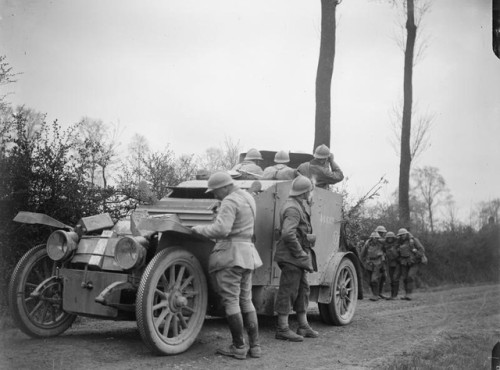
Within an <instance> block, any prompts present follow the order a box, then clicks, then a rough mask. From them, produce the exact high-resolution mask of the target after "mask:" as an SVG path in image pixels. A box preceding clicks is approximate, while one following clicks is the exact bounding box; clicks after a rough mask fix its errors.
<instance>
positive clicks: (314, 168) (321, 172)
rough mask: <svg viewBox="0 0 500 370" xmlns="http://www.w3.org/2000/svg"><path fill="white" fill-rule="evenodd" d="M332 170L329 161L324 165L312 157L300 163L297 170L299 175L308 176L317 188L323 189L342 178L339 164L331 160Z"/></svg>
mask: <svg viewBox="0 0 500 370" xmlns="http://www.w3.org/2000/svg"><path fill="white" fill-rule="evenodd" d="M332 167H333V170H330V163H329V162H328V161H327V162H326V163H325V164H324V165H323V164H322V163H321V162H320V161H318V160H316V159H313V160H312V161H310V162H305V163H302V164H301V165H300V166H299V167H298V168H297V171H298V172H300V174H301V175H304V176H306V177H309V178H310V179H311V180H312V181H313V182H314V183H315V185H316V186H317V187H318V188H323V189H325V188H326V187H327V186H328V185H329V184H336V183H337V182H339V181H342V180H343V179H344V174H343V173H342V170H341V169H340V168H339V166H338V165H337V164H336V163H335V162H333V165H332Z"/></svg>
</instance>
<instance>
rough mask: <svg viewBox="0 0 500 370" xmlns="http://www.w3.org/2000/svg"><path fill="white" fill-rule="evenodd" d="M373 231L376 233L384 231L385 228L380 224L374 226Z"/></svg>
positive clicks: (385, 230)
mask: <svg viewBox="0 0 500 370" xmlns="http://www.w3.org/2000/svg"><path fill="white" fill-rule="evenodd" d="M375 231H376V232H378V233H386V232H387V229H386V228H385V227H384V226H382V225H380V226H377V227H376V229H375Z"/></svg>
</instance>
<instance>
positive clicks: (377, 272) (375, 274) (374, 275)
mask: <svg viewBox="0 0 500 370" xmlns="http://www.w3.org/2000/svg"><path fill="white" fill-rule="evenodd" d="M369 276H370V283H377V284H378V283H379V281H380V278H381V277H382V265H378V266H375V267H374V269H373V270H372V271H369Z"/></svg>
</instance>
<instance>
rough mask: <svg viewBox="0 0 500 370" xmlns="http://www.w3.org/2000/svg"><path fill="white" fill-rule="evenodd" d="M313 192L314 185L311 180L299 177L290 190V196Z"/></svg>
mask: <svg viewBox="0 0 500 370" xmlns="http://www.w3.org/2000/svg"><path fill="white" fill-rule="evenodd" d="M311 190H313V184H312V182H311V180H309V178H307V177H305V176H302V175H299V176H297V177H296V178H295V179H294V180H293V182H292V188H291V189H290V193H289V194H290V195H291V196H296V195H300V194H304V193H307V192H308V191H311Z"/></svg>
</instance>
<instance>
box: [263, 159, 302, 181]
mask: <svg viewBox="0 0 500 370" xmlns="http://www.w3.org/2000/svg"><path fill="white" fill-rule="evenodd" d="M294 178H295V170H294V169H293V168H290V167H288V166H287V165H286V164H281V163H280V164H276V165H274V166H270V167H266V168H265V169H264V174H263V175H262V179H263V180H293V179H294Z"/></svg>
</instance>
